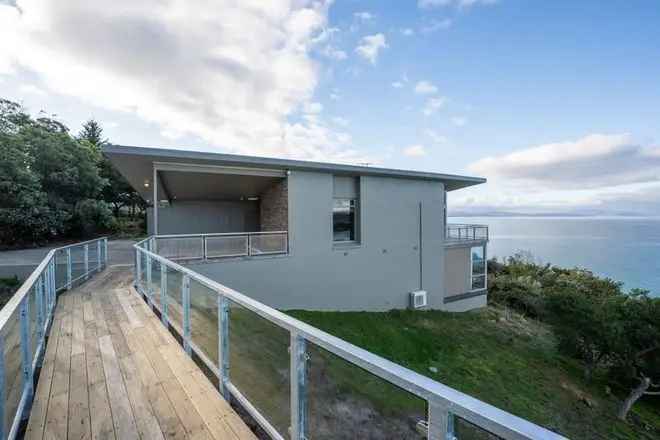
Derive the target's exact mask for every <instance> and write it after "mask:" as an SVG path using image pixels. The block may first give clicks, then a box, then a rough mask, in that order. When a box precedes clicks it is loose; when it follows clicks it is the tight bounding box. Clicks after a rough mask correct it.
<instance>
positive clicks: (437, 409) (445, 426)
mask: <svg viewBox="0 0 660 440" xmlns="http://www.w3.org/2000/svg"><path fill="white" fill-rule="evenodd" d="M428 429H429V431H428V437H427V438H428V439H429V440H456V437H455V436H454V415H453V414H452V413H451V412H450V411H449V405H447V404H446V403H443V402H434V401H432V400H429V402H428Z"/></svg>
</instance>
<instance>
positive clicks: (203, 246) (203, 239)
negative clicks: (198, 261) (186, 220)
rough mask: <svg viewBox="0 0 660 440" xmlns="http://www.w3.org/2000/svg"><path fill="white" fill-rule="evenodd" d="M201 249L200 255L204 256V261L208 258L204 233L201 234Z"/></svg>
mask: <svg viewBox="0 0 660 440" xmlns="http://www.w3.org/2000/svg"><path fill="white" fill-rule="evenodd" d="M202 249H203V251H202V253H203V255H202V257H203V258H204V261H206V260H207V258H208V244H207V243H206V235H202Z"/></svg>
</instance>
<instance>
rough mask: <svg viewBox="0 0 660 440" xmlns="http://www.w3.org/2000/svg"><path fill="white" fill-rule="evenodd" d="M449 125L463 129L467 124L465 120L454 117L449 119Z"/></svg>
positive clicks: (460, 117)
mask: <svg viewBox="0 0 660 440" xmlns="http://www.w3.org/2000/svg"><path fill="white" fill-rule="evenodd" d="M450 121H451V123H452V124H454V125H455V126H457V127H463V126H465V125H466V124H467V123H468V120H467V118H464V117H462V116H454V117H453V118H451V119H450Z"/></svg>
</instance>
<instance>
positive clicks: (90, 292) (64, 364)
mask: <svg viewBox="0 0 660 440" xmlns="http://www.w3.org/2000/svg"><path fill="white" fill-rule="evenodd" d="M97 277H98V279H97ZM97 277H94V278H92V279H91V280H90V281H89V282H87V283H86V284H83V285H82V286H80V287H78V288H76V289H73V290H71V291H68V292H63V293H62V294H61V295H60V296H59V298H58V305H57V307H56V312H55V316H54V319H53V326H52V329H51V333H50V337H49V341H48V344H47V346H46V352H45V355H44V362H43V367H42V369H41V374H40V379H39V383H38V386H37V389H36V391H35V401H34V404H33V409H32V412H31V416H30V420H29V422H28V426H27V431H26V438H29V439H40V438H48V439H66V438H70V439H74V438H75V439H100V440H123V439H129V440H130V439H138V438H140V439H157V440H160V439H165V438H167V439H188V438H189V439H200V440H202V439H218V440H219V439H222V440H225V439H227V440H234V439H242V438H245V439H255V438H256V437H255V436H254V434H253V433H252V432H251V431H250V430H249V429H248V427H247V425H245V423H244V422H243V421H242V420H241V419H240V418H239V416H238V415H237V414H236V413H235V412H234V411H233V409H232V408H231V406H230V405H229V404H228V403H227V402H225V401H224V399H223V398H222V396H221V395H220V394H219V393H218V391H217V390H216V389H215V388H214V387H213V385H212V384H211V383H210V382H209V381H208V379H206V377H205V376H204V373H203V372H202V371H201V370H200V369H199V368H198V367H197V366H196V365H195V363H194V362H193V361H192V360H191V359H190V358H189V357H188V356H187V355H186V354H185V352H184V351H183V349H182V347H181V346H180V345H179V344H178V341H177V340H176V339H175V338H174V337H173V336H172V335H171V334H170V333H169V331H168V330H167V329H165V327H163V326H162V324H161V321H160V319H159V318H158V316H156V315H155V314H154V313H153V311H152V310H151V309H150V308H149V306H148V305H147V304H146V303H144V301H142V299H141V298H140V297H139V296H138V294H137V293H136V292H135V291H134V289H132V287H129V283H128V282H127V281H126V275H123V278H122V277H120V276H117V275H116V274H115V273H113V272H112V270H106V271H105V272H103V273H102V274H99V275H98V276H97Z"/></svg>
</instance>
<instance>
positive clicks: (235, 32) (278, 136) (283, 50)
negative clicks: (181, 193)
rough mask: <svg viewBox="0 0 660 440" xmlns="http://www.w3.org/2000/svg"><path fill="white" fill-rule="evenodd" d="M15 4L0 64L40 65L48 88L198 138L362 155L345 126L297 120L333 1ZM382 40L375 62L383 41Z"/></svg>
mask: <svg viewBox="0 0 660 440" xmlns="http://www.w3.org/2000/svg"><path fill="white" fill-rule="evenodd" d="M19 6H20V8H21V12H20V13H19V11H18V10H17V9H16V8H14V7H10V6H7V5H4V4H0V29H2V39H1V40H0V74H2V73H5V74H11V75H18V74H19V73H18V72H22V71H29V72H33V73H34V75H35V76H36V77H37V78H38V80H39V83H40V84H43V87H44V88H45V89H46V90H47V91H49V92H56V93H58V94H61V95H66V96H69V97H75V98H77V99H79V100H81V101H82V102H84V103H86V104H88V105H93V106H97V107H102V108H104V109H107V110H111V111H123V112H129V113H131V114H135V115H137V116H139V117H140V118H142V119H144V120H145V121H147V122H151V123H156V124H158V126H160V127H161V130H162V132H163V133H164V134H167V135H171V136H181V135H190V136H198V137H201V138H203V139H205V140H206V141H208V142H209V143H211V144H212V145H217V146H222V147H223V150H224V151H230V152H234V153H242V154H259V155H270V156H273V155H277V156H287V157H298V158H307V159H315V160H324V159H334V158H345V157H347V155H348V154H349V153H350V154H355V152H354V151H353V148H352V147H351V145H350V136H348V135H347V134H346V133H341V132H335V131H333V130H331V129H329V128H328V127H326V126H325V125H324V124H323V123H322V122H321V121H320V120H318V119H315V120H303V121H302V122H292V121H295V120H296V116H297V115H298V114H299V112H300V111H301V110H302V109H303V107H305V103H308V102H311V100H312V97H313V95H314V92H315V89H316V86H317V82H318V75H319V73H318V66H317V65H316V63H315V62H314V60H313V59H312V58H311V56H310V51H311V50H312V48H313V47H314V45H315V44H318V43H317V42H316V38H317V37H318V36H319V34H321V33H323V32H324V30H325V31H326V32H327V28H326V27H327V13H328V7H329V2H323V1H312V0H309V1H304V0H301V1H297V2H290V1H288V0H273V1H268V2H261V1H257V0H246V1H241V2H234V1H230V0H194V1H193V0H191V1H187V2H163V1H161V0H144V1H140V2H136V1H133V0H116V1H115V2H113V4H112V7H98V5H97V4H96V3H93V2H92V3H90V2H89V1H86V0H66V1H65V0H62V1H58V2H49V1H46V0H23V1H21V2H19ZM200 12H201V13H200ZM249 30H254V31H249ZM376 43H378V41H376ZM383 43H384V41H383ZM376 47H377V49H374V50H373V51H372V53H373V54H374V55H373V59H374V60H375V57H376V54H377V51H378V49H379V48H382V44H381V45H380V46H379V45H378V44H376Z"/></svg>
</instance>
